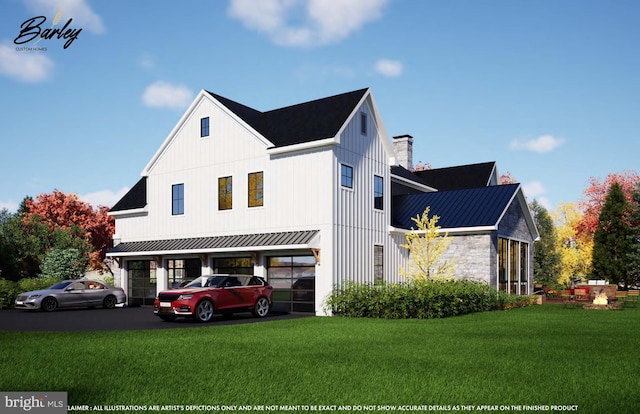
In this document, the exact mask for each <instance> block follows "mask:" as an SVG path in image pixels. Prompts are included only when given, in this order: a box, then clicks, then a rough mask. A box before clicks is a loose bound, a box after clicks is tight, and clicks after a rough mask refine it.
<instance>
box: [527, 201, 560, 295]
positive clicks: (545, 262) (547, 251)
mask: <svg viewBox="0 0 640 414" xmlns="http://www.w3.org/2000/svg"><path fill="white" fill-rule="evenodd" d="M529 208H530V209H531V212H532V213H533V220H534V222H535V224H536V227H537V228H538V233H540V240H539V241H538V242H537V243H536V247H535V249H534V253H533V279H534V280H535V282H536V283H540V284H543V285H547V286H549V285H555V284H556V283H557V282H558V276H559V275H560V271H561V256H560V253H559V252H558V241H557V240H558V236H557V234H556V229H555V226H554V224H553V220H552V219H551V215H550V214H549V212H548V211H547V209H546V208H544V207H543V206H542V204H540V203H539V202H538V201H537V200H533V202H532V203H531V204H530V206H529Z"/></svg>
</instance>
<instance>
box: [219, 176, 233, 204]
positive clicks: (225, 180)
mask: <svg viewBox="0 0 640 414" xmlns="http://www.w3.org/2000/svg"><path fill="white" fill-rule="evenodd" d="M232 206H233V181H232V178H231V177H220V178H218V210H231V208H232Z"/></svg>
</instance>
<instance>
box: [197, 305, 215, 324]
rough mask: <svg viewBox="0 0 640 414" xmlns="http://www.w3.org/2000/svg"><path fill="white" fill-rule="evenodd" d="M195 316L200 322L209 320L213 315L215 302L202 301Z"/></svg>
mask: <svg viewBox="0 0 640 414" xmlns="http://www.w3.org/2000/svg"><path fill="white" fill-rule="evenodd" d="M193 317H194V318H195V320H196V321H198V322H209V321H210V320H211V318H212V317H213V303H211V301H209V300H206V299H205V300H203V301H200V302H199V303H198V304H197V305H196V309H195V312H194V313H193Z"/></svg>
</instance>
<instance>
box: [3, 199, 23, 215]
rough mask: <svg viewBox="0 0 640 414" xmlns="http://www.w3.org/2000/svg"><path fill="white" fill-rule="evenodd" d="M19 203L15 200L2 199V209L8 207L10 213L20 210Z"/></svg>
mask: <svg viewBox="0 0 640 414" xmlns="http://www.w3.org/2000/svg"><path fill="white" fill-rule="evenodd" d="M18 207H19V206H18V203H16V202H15V201H0V210H3V209H5V208H6V209H7V210H9V212H10V213H15V212H16V211H18Z"/></svg>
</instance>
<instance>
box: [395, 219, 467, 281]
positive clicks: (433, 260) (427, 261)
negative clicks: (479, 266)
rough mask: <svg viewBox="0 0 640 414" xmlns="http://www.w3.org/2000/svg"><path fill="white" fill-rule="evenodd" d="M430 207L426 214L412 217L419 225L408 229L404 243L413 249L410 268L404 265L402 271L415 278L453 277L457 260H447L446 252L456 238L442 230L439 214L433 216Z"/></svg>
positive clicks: (412, 278) (406, 275) (410, 253)
mask: <svg viewBox="0 0 640 414" xmlns="http://www.w3.org/2000/svg"><path fill="white" fill-rule="evenodd" d="M429 210H430V208H429V207H427V208H426V209H425V210H424V212H423V213H422V216H420V215H418V216H416V217H412V218H411V220H413V221H414V222H415V223H416V225H417V227H418V228H417V230H416V229H413V228H412V229H411V232H409V233H407V235H406V240H407V244H403V245H401V247H404V248H406V249H409V264H408V268H407V269H404V268H400V275H402V276H405V277H407V278H408V279H411V280H417V281H419V280H427V279H448V278H452V277H453V275H454V271H455V265H454V263H453V260H443V258H442V257H441V256H442V254H443V253H444V252H445V251H446V250H447V248H448V247H449V244H450V243H451V242H452V241H453V239H452V238H451V237H449V236H448V233H444V234H442V233H440V232H439V230H440V226H438V225H437V223H438V220H439V219H440V217H439V216H436V215H433V216H431V218H429Z"/></svg>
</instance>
